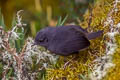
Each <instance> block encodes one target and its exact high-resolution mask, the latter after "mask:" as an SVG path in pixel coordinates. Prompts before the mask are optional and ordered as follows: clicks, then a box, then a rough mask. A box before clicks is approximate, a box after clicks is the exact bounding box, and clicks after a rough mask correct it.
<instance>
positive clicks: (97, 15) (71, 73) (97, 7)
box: [46, 0, 120, 80]
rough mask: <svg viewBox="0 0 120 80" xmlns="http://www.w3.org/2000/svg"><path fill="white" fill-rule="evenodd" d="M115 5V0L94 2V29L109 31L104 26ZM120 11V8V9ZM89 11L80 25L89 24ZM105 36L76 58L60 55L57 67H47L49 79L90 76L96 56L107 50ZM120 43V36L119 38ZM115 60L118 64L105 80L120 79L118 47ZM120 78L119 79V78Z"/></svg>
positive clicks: (116, 16) (73, 79) (61, 79)
mask: <svg viewBox="0 0 120 80" xmlns="http://www.w3.org/2000/svg"><path fill="white" fill-rule="evenodd" d="M112 7H113V0H98V1H97V2H96V4H94V6H93V7H92V8H93V12H92V13H93V16H92V23H91V28H92V30H94V31H96V30H100V29H102V30H104V33H106V32H107V31H108V28H106V27H104V22H105V21H106V18H107V15H108V13H109V12H110V10H111V9H112ZM119 11H120V10H119ZM119 11H118V13H114V14H113V16H114V18H115V23H116V24H117V23H118V22H119V21H120V18H119V17H120V12H119ZM89 14H90V13H89V12H86V14H85V15H84V19H85V21H84V22H82V23H81V24H80V25H81V26H83V27H86V26H88V20H89ZM102 39H103V38H99V39H96V40H93V41H91V46H90V47H89V49H87V50H85V51H82V52H80V53H79V54H78V55H77V56H78V57H77V58H76V59H74V60H71V59H72V58H73V57H74V55H72V56H68V57H60V59H59V60H58V63H57V64H56V65H57V67H56V68H49V69H47V75H46V79H47V80H51V79H52V80H64V79H65V80H66V79H67V80H80V79H81V78H80V75H81V74H82V75H85V76H88V75H89V72H88V69H90V65H91V67H92V66H93V63H92V61H93V60H94V59H95V58H96V56H102V55H103V54H104V52H105V45H104V40H102ZM117 40H118V41H117V42H118V43H119V44H120V38H119V39H117ZM69 60H71V61H70V62H69V64H68V65H67V66H66V68H65V69H64V68H63V67H64V65H65V63H66V62H67V61H69ZM113 62H114V63H115V64H116V67H115V68H112V69H110V72H109V73H108V75H107V76H106V77H105V78H104V79H105V80H120V78H119V76H120V49H117V51H116V53H115V55H114V59H113ZM118 78H119V79H118Z"/></svg>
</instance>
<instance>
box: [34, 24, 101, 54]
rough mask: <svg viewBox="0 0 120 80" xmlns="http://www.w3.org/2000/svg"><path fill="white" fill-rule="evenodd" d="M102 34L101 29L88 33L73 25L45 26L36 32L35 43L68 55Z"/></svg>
mask: <svg viewBox="0 0 120 80" xmlns="http://www.w3.org/2000/svg"><path fill="white" fill-rule="evenodd" d="M102 34H103V31H102V30H100V31H98V32H92V33H88V31H87V30H86V29H83V28H81V27H80V26H75V25H69V26H59V27H46V28H44V29H42V30H40V31H39V32H38V33H37V35H36V37H35V44H36V45H40V46H43V47H45V48H47V49H48V50H49V51H51V52H53V53H55V54H57V55H63V56H68V55H71V54H74V53H75V52H78V51H80V50H83V49H85V48H87V47H88V46H89V45H90V42H89V40H91V39H95V38H97V37H99V36H101V35H102Z"/></svg>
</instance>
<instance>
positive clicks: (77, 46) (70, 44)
mask: <svg viewBox="0 0 120 80" xmlns="http://www.w3.org/2000/svg"><path fill="white" fill-rule="evenodd" d="M89 45H90V42H89V41H88V40H87V38H85V37H84V36H81V37H76V38H71V40H66V41H65V42H64V43H63V44H61V45H60V46H59V48H58V49H59V50H58V52H59V51H60V53H64V54H65V55H67V54H69V53H73V52H77V51H80V50H82V49H85V48H87V47H88V46H89Z"/></svg>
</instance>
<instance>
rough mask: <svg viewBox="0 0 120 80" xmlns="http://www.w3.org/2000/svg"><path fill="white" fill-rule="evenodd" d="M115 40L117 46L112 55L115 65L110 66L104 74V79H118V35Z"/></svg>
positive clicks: (119, 53)
mask: <svg viewBox="0 0 120 80" xmlns="http://www.w3.org/2000/svg"><path fill="white" fill-rule="evenodd" d="M116 42H117V45H118V48H117V49H116V52H115V53H114V55H113V63H114V64H115V67H112V68H111V69H110V70H109V71H108V74H107V75H106V76H105V78H104V80H120V77H119V76H120V35H118V36H116Z"/></svg>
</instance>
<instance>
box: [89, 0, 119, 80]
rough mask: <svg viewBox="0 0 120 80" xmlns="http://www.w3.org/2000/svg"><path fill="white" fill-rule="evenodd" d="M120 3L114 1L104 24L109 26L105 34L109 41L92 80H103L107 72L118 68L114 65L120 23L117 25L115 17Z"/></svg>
mask: <svg viewBox="0 0 120 80" xmlns="http://www.w3.org/2000/svg"><path fill="white" fill-rule="evenodd" d="M119 2H120V1H118V0H115V1H114V4H113V8H112V10H111V11H110V12H109V13H108V16H107V19H106V21H105V22H104V24H105V25H104V27H106V26H108V29H109V31H108V32H107V33H106V34H105V36H107V38H108V40H106V50H105V55H104V56H102V57H100V58H97V59H96V60H95V62H97V64H96V65H95V66H94V67H93V72H92V73H91V75H90V78H91V80H101V79H103V78H104V77H105V76H106V75H107V72H109V70H110V68H112V67H115V66H116V64H114V63H113V56H114V53H115V52H116V50H117V48H118V46H119V45H118V44H117V41H116V35H118V34H119V33H120V32H119V30H120V23H117V24H116V23H115V19H114V17H113V15H114V14H115V13H117V12H118V7H117V6H118V3H119ZM108 76H109V75H108ZM106 80H107V79H106ZM111 80H112V79H111Z"/></svg>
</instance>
